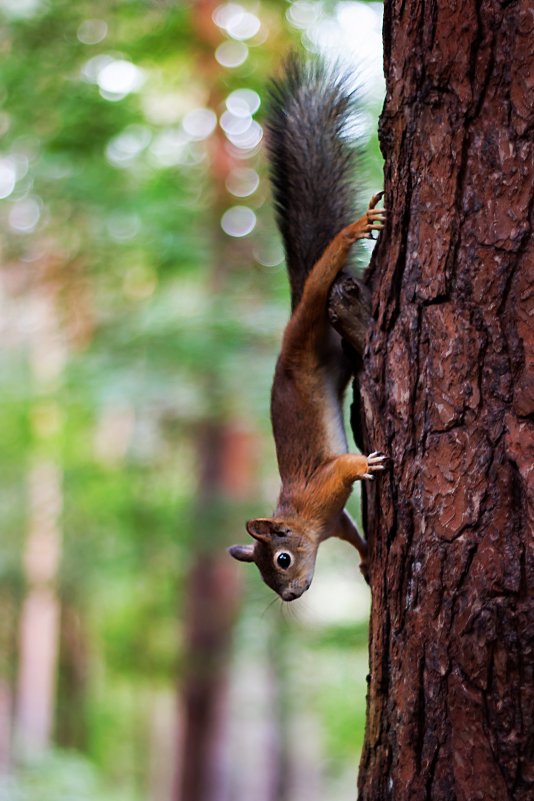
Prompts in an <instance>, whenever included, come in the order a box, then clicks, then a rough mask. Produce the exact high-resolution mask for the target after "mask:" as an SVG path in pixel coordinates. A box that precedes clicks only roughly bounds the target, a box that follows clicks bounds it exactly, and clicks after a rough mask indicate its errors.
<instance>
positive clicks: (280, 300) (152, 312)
mask: <svg viewBox="0 0 534 801" xmlns="http://www.w3.org/2000/svg"><path fill="white" fill-rule="evenodd" d="M381 11H382V9H381V5H380V4H377V3H361V2H337V3H336V2H326V0H325V2H304V1H303V0H295V2H286V1H285V0H278V1H276V0H261V2H260V1H259V0H250V1H248V0H243V2H228V3H222V4H220V3H218V2H216V0H189V2H185V1H184V2H172V1H171V0H169V1H168V2H167V1H166V0H144V2H143V1H142V0H116V1H115V2H112V1H110V0H106V1H105V2H104V1H103V0H91V2H87V1H86V0H77V2H68V1H67V0H1V1H0V14H1V17H2V28H1V32H0V48H1V54H2V67H1V76H2V80H1V82H0V131H1V134H2V144H1V145H0V198H1V199H2V200H1V203H0V227H1V231H2V245H1V248H2V259H1V268H0V305H1V316H0V317H1V319H0V326H1V330H2V346H3V347H2V349H1V353H0V372H1V378H2V396H1V401H0V404H1V405H0V410H1V414H0V438H1V442H2V446H1V448H0V465H1V467H0V469H1V483H0V492H1V499H2V500H1V504H0V518H1V530H2V536H1V540H0V575H1V584H0V799H2V801H59V799H61V800H62V801H63V799H68V800H69V801H81V800H82V799H90V800H91V801H95V800H96V799H98V801H141V799H142V800H143V801H250V800H251V799H254V801H301V800H302V801H303V800H304V799H306V801H315V799H317V800H318V799H323V798H328V799H329V801H337V799H340V801H341V799H346V798H351V797H353V795H354V793H355V774H356V767H357V759H358V751H359V748H360V744H361V740H362V736H363V726H364V707H365V691H366V678H365V677H366V673H367V622H366V621H367V616H368V608H369V595H368V591H367V588H366V585H365V584H364V583H363V580H362V579H361V577H360V575H359V571H358V560H357V556H356V553H355V552H353V551H351V550H350V549H349V546H347V545H346V544H344V543H341V542H337V541H336V542H329V543H327V544H326V545H324V546H323V548H322V549H321V553H320V556H319V560H318V568H317V575H316V578H315V580H314V584H313V586H312V588H311V590H310V591H309V592H308V593H307V594H306V595H305V596H304V597H303V598H302V599H301V600H300V601H298V602H295V603H294V604H291V605H286V606H284V605H282V604H281V602H280V601H278V600H276V599H275V597H274V596H273V594H272V592H271V590H269V589H268V588H267V587H265V586H264V585H263V584H262V583H261V580H260V578H259V574H258V571H257V570H256V569H255V568H253V567H247V566H244V565H238V564H237V563H235V562H233V560H231V559H230V558H229V557H228V555H227V554H226V552H225V547H226V546H227V545H229V544H231V543H232V542H239V541H246V533H245V529H244V520H245V519H246V518H247V516H251V515H258V514H268V513H269V511H270V509H271V508H272V505H273V503H274V501H275V498H276V494H277V489H278V478H277V473H276V467H275V459H274V450H273V445H272V441H271V435H270V426H269V419H268V402H269V388H270V381H271V376H272V371H273V367H274V361H275V358H276V353H277V347H278V343H279V340H280V335H281V331H282V328H283V326H284V323H285V321H286V319H287V316H288V309H289V299H288V290H287V280H286V275H285V271H284V265H283V256H282V251H281V247H280V243H279V238H278V235H277V233H276V231H275V228H274V223H273V215H272V209H271V207H270V205H269V190H268V185H267V180H266V165H265V157H264V151H263V147H262V137H263V129H262V119H263V115H264V110H263V105H262V99H263V98H264V97H265V84H266V80H267V78H268V76H269V75H271V74H272V73H273V72H276V70H277V69H278V68H279V65H280V61H281V59H282V58H283V55H284V54H285V53H286V52H287V51H288V50H289V49H290V47H291V46H293V45H295V44H299V45H303V46H304V47H305V48H307V49H308V50H310V51H311V52H314V51H323V52H326V53H328V54H332V53H333V54H335V56H337V57H339V56H340V57H341V58H342V59H343V62H344V63H346V64H352V65H354V64H356V65H358V72H359V80H360V81H361V83H362V84H363V85H364V86H365V90H366V91H365V94H364V102H365V113H364V114H363V117H362V119H361V120H360V122H359V133H360V137H361V140H362V142H363V143H364V144H365V146H366V149H367V152H368V158H367V160H366V161H365V163H364V164H363V166H362V170H363V172H362V176H361V178H362V189H363V191H362V202H365V201H366V200H367V196H368V195H369V196H370V194H371V192H372V191H376V190H377V189H380V188H381V186H382V166H381V160H380V156H379V153H378V147H377V144H376V135H375V131H376V120H377V116H378V113H379V110H380V106H381V103H382V96H383V85H382V77H381ZM364 255H365V253H364ZM355 505H356V508H355V511H356V513H357V499H356V501H355Z"/></svg>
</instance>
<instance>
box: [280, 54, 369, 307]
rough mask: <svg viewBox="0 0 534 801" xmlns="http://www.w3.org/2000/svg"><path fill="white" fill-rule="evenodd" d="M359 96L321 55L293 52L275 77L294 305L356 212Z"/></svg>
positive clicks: (282, 202)
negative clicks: (353, 128) (353, 134)
mask: <svg viewBox="0 0 534 801" xmlns="http://www.w3.org/2000/svg"><path fill="white" fill-rule="evenodd" d="M355 100H356V95H355V92H354V91H351V89H350V88H349V86H348V79H347V76H346V75H344V74H343V73H342V72H341V71H340V70H339V69H338V68H337V67H335V66H327V65H326V64H325V63H324V62H323V61H321V60H319V59H314V60H309V61H304V60H302V59H301V58H300V57H299V56H297V55H294V54H293V55H291V56H290V57H289V59H288V60H287V62H286V64H285V71H284V75H283V77H282V78H281V79H279V80H273V81H272V82H271V86H270V91H269V111H268V114H267V136H268V139H267V148H268V153H269V161H270V167H271V185H272V189H273V196H274V205H275V210H276V216H277V222H278V227H279V228H280V232H281V234H282V238H283V241H284V248H285V253H286V262H287V267H288V271H289V281H290V285H291V299H292V305H293V308H294V307H295V305H296V303H297V302H298V300H299V299H300V296H301V294H302V288H303V286H304V281H305V278H306V276H307V274H308V272H309V271H310V270H311V268H312V267H313V265H314V264H315V262H316V261H317V259H318V258H319V257H320V256H321V253H322V252H323V251H324V249H325V248H326V246H327V245H328V243H329V242H330V241H331V240H332V239H333V237H334V236H335V235H336V234H337V233H338V232H339V231H340V230H341V229H342V228H344V227H345V226H346V225H348V224H349V223H351V222H353V221H354V219H355V211H356V208H355V207H356V191H355V181H354V177H355V164H354V161H355V156H356V155H357V149H356V148H355V146H354V143H353V142H351V141H350V136H349V133H348V131H347V128H348V127H349V124H350V122H351V120H352V118H353V115H354V114H355V111H356V107H355Z"/></svg>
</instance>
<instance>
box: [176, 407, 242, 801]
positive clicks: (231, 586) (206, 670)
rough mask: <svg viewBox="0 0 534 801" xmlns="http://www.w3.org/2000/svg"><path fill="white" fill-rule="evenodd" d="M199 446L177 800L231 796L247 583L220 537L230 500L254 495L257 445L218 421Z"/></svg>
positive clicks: (213, 800)
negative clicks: (235, 689) (237, 645)
mask: <svg viewBox="0 0 534 801" xmlns="http://www.w3.org/2000/svg"><path fill="white" fill-rule="evenodd" d="M199 446H200V447H199V450H200V456H201V465H200V486H199V498H198V507H197V509H196V512H195V523H196V526H197V529H198V537H199V539H200V540H201V543H200V547H198V546H197V551H196V552H195V553H194V555H193V557H192V562H191V566H190V568H189V571H188V576H187V582H186V589H185V610H184V620H185V633H184V655H183V662H184V664H183V676H182V684H181V693H180V702H181V708H182V714H183V725H182V733H181V737H180V754H179V760H178V771H177V773H178V776H177V783H176V791H175V793H174V797H175V798H176V799H177V801H227V799H228V798H229V782H230V778H229V775H228V764H227V761H228V760H227V757H228V754H227V749H226V746H225V743H226V740H227V737H226V729H227V725H228V720H227V714H226V712H227V689H228V686H227V679H228V676H227V672H228V660H229V656H230V646H231V641H232V632H233V625H234V621H235V617H236V614H237V611H238V606H239V598H240V585H239V583H238V575H239V573H238V571H237V570H235V569H234V566H233V564H232V562H231V560H230V559H229V558H228V555H227V554H226V552H225V551H224V549H222V548H220V547H219V548H216V547H214V545H213V542H214V535H217V534H218V535H219V536H220V535H221V534H222V532H223V531H224V529H225V527H226V526H227V525H228V523H229V516H228V508H225V504H228V503H229V502H230V503H233V504H234V505H237V504H238V503H239V502H243V501H244V499H245V497H246V496H247V494H248V491H249V486H250V479H251V475H252V469H251V465H252V461H253V452H254V449H253V441H252V439H251V437H250V435H248V434H247V433H246V432H244V431H240V430H239V429H238V428H236V427H233V426H231V425H226V426H224V425H223V424H221V423H216V422H213V423H212V424H211V425H209V424H206V425H205V428H204V431H203V437H202V438H201V441H200V443H199ZM220 541H221V540H220V539H219V543H220ZM209 543H211V546H210V545H209ZM202 546H204V547H202Z"/></svg>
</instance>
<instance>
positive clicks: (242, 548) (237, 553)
mask: <svg viewBox="0 0 534 801" xmlns="http://www.w3.org/2000/svg"><path fill="white" fill-rule="evenodd" d="M228 553H229V554H230V556H233V557H234V559H237V560H238V561H239V562H253V561H254V546H253V545H231V546H230V548H228Z"/></svg>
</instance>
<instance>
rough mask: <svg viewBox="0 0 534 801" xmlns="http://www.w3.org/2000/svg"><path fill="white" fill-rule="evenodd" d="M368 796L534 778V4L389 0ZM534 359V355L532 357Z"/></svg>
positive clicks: (371, 398)
mask: <svg viewBox="0 0 534 801" xmlns="http://www.w3.org/2000/svg"><path fill="white" fill-rule="evenodd" d="M384 42H385V68H386V79H387V90H388V91H387V99H386V104H385V108H384V112H383V115H382V119H381V131H380V134H381V145H382V149H383V152H384V156H385V158H386V180H385V190H386V195H385V197H386V202H387V206H388V207H389V208H390V209H391V218H390V223H389V224H388V227H387V230H386V231H385V232H384V235H383V236H382V238H381V241H380V243H379V246H378V248H377V251H376V253H375V258H374V261H373V267H372V272H371V277H370V289H371V293H372V298H371V306H372V316H373V324H372V328H371V332H370V335H369V340H368V349H367V353H366V356H365V359H364V375H363V378H362V393H363V407H364V410H365V427H366V440H367V446H368V448H369V449H373V450H375V449H381V450H383V451H385V452H386V453H388V454H389V456H390V457H391V470H390V473H389V475H386V476H385V477H384V478H383V479H380V480H379V481H377V482H375V484H374V486H372V487H369V488H367V515H366V516H367V526H366V527H367V535H368V537H369V540H370V550H371V558H370V575H371V587H372V598H373V604H372V617H371V632H370V683H369V694H368V720H367V731H366V741H365V746H364V750H363V755H362V760H361V769H360V776H359V798H360V799H361V801H378V800H379V799H380V801H386V799H392V800H393V799H394V800H395V801H404V800H405V799H410V800H411V801H422V800H423V799H432V801H454V800H455V799H458V800H461V801H474V799H483V800H484V801H507V800H508V799H510V800H511V799H513V801H527V800H528V799H532V798H534V536H533V532H534V468H533V465H534V437H533V430H534V422H533V413H534V376H533V371H532V366H533V358H534V330H533V328H534V280H533V279H534V267H533V264H534V241H533V238H532V233H531V232H532V228H531V224H532V206H533V201H534V158H533V157H534V146H533V123H534V114H533V110H534V46H533V42H534V13H533V11H532V4H531V3H529V2H528V0H519V1H518V2H508V3H501V2H497V0H488V2H480V3H475V2H464V3H445V2H442V3H436V2H430V3H403V2H387V3H386V9H385V21H384ZM529 368H530V372H529Z"/></svg>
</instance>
